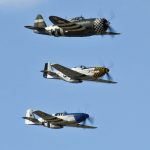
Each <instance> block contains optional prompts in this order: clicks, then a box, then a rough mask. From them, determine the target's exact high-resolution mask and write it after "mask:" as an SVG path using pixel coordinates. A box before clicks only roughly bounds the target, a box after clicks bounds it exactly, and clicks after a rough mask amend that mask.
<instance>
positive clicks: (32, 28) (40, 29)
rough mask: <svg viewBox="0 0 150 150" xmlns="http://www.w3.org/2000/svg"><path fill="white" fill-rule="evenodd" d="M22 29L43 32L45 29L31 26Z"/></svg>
mask: <svg viewBox="0 0 150 150" xmlns="http://www.w3.org/2000/svg"><path fill="white" fill-rule="evenodd" d="M24 27H25V28H27V29H30V30H37V31H45V28H42V27H33V26H24Z"/></svg>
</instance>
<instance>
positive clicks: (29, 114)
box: [23, 109, 37, 125]
mask: <svg viewBox="0 0 150 150" xmlns="http://www.w3.org/2000/svg"><path fill="white" fill-rule="evenodd" d="M23 119H25V124H28V125H34V124H35V120H37V119H36V118H35V116H34V114H33V110H32V109H27V111H26V117H23Z"/></svg>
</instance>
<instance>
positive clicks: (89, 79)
mask: <svg viewBox="0 0 150 150" xmlns="http://www.w3.org/2000/svg"><path fill="white" fill-rule="evenodd" d="M83 80H86V81H95V82H101V83H111V84H115V83H117V82H115V81H111V80H104V79H95V78H93V77H89V76H86V77H85V78H84V79H83Z"/></svg>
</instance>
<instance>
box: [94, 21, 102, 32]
mask: <svg viewBox="0 0 150 150" xmlns="http://www.w3.org/2000/svg"><path fill="white" fill-rule="evenodd" d="M94 31H95V32H96V33H97V34H99V33H104V32H105V30H104V24H103V21H102V20H101V19H96V20H95V21H94Z"/></svg>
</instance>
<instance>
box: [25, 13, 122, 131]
mask: <svg viewBox="0 0 150 150" xmlns="http://www.w3.org/2000/svg"><path fill="white" fill-rule="evenodd" d="M49 19H50V21H51V22H52V23H53V25H51V26H47V25H46V23H45V21H44V19H43V17H42V16H41V15H37V17H36V19H35V21H34V26H25V27H26V28H28V29H31V30H33V32H34V33H38V34H43V35H50V36H55V37H59V36H64V37H86V36H93V35H111V36H114V35H118V34H120V33H116V32H114V30H113V28H112V27H111V26H110V22H109V21H108V20H106V19H105V18H89V19H85V18H83V17H82V16H81V17H75V18H72V19H70V20H66V19H63V18H60V17H57V16H50V17H49ZM41 72H42V73H43V77H44V78H47V79H61V80H64V81H67V82H71V83H81V82H83V81H95V82H102V83H111V84H114V83H117V82H114V81H112V78H111V76H110V74H109V69H108V68H106V67H85V66H80V67H74V68H67V67H65V66H62V65H60V64H50V63H45V66H44V70H42V71H41ZM104 76H106V77H107V80H105V79H103V77H104ZM35 116H37V117H38V118H37V117H35ZM23 119H25V124H28V125H42V126H44V127H48V128H53V129H60V128H63V127H65V126H68V127H78V128H96V127H94V126H89V125H86V120H89V121H90V122H92V118H91V117H90V116H89V115H88V114H86V113H67V112H64V113H56V114H52V115H51V114H47V113H45V112H42V111H40V110H32V109H28V110H27V111H26V116H25V117H23Z"/></svg>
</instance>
